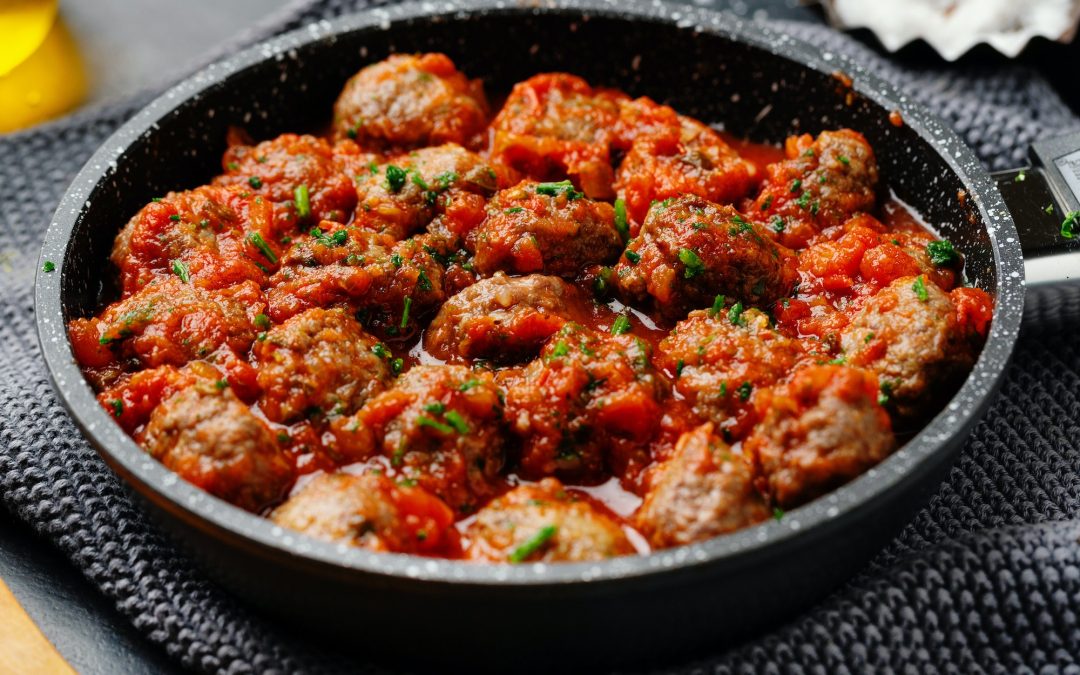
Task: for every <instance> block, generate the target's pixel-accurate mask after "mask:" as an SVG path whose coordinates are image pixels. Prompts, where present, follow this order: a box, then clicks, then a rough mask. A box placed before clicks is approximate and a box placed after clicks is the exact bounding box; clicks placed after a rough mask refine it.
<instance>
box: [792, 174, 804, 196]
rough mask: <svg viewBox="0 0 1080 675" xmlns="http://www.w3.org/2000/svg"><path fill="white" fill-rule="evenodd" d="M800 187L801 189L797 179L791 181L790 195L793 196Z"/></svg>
mask: <svg viewBox="0 0 1080 675" xmlns="http://www.w3.org/2000/svg"><path fill="white" fill-rule="evenodd" d="M801 187H802V181H801V180H799V179H798V178H796V179H795V180H793V181H791V194H795V193H796V192H798V191H799V188H801Z"/></svg>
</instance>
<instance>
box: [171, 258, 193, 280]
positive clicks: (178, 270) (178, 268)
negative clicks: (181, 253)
mask: <svg viewBox="0 0 1080 675" xmlns="http://www.w3.org/2000/svg"><path fill="white" fill-rule="evenodd" d="M171 267H172V271H173V274H175V275H176V276H178V277H180V281H183V282H184V283H185V284H186V283H189V282H190V281H191V270H189V269H188V266H187V263H185V262H184V261H183V260H180V259H179V258H177V259H176V260H173V261H172V264H171Z"/></svg>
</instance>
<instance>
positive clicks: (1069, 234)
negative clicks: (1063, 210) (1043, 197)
mask: <svg viewBox="0 0 1080 675" xmlns="http://www.w3.org/2000/svg"><path fill="white" fill-rule="evenodd" d="M1078 220H1080V211H1069V214H1068V215H1067V216H1065V220H1063V221H1061V236H1063V237H1065V238H1066V239H1072V238H1074V237H1075V236H1076V233H1077V232H1078V231H1080V223H1078V222H1077V221H1078Z"/></svg>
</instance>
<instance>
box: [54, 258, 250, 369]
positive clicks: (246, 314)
mask: <svg viewBox="0 0 1080 675" xmlns="http://www.w3.org/2000/svg"><path fill="white" fill-rule="evenodd" d="M265 306H266V305H265V303H264V302H263V299H262V293H261V292H260V291H259V287H258V286H257V285H256V284H255V283H254V282H251V281H247V282H244V283H242V284H239V285H237V286H233V287H232V288H228V289H223V290H220V291H207V290H204V289H202V288H199V287H197V286H195V285H193V284H191V283H184V282H183V281H181V280H180V279H179V278H177V277H165V278H160V279H158V280H156V281H154V282H151V283H150V284H148V285H147V286H145V287H143V288H142V289H141V290H140V291H138V292H137V293H135V294H134V295H130V296H128V297H127V298H125V299H123V300H120V301H118V302H115V303H113V304H112V305H109V307H108V308H107V309H106V310H105V311H104V312H102V313H101V314H100V315H99V316H98V317H96V318H92V319H75V320H74V321H72V322H71V324H70V326H69V331H70V335H71V343H72V347H73V348H74V350H75V355H76V357H77V358H78V359H79V362H80V363H83V364H84V365H88V366H99V367H100V366H104V365H108V364H110V363H117V362H120V361H123V360H125V359H130V358H135V359H138V361H139V363H141V364H142V365H144V366H147V367H154V366H160V365H164V364H173V365H177V366H180V365H183V364H185V363H187V362H188V361H191V360H194V359H202V358H206V357H208V356H210V355H211V354H213V353H214V352H216V351H218V350H219V349H221V348H227V349H230V350H232V351H233V352H235V353H236V354H243V353H246V352H247V350H248V348H249V347H250V346H251V343H252V341H254V340H255V336H256V326H255V317H256V316H258V315H259V314H260V313H261V312H262V311H263V308H265Z"/></svg>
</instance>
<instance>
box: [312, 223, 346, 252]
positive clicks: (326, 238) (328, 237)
mask: <svg viewBox="0 0 1080 675" xmlns="http://www.w3.org/2000/svg"><path fill="white" fill-rule="evenodd" d="M309 234H310V235H311V236H312V237H315V241H316V242H318V243H320V244H322V245H323V246H326V247H327V248H331V247H334V246H343V245H344V244H345V242H347V241H348V240H349V233H348V232H346V231H345V230H338V231H337V232H333V233H331V234H323V231H322V230H321V229H319V228H317V227H313V228H311V232H310V233H309Z"/></svg>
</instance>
